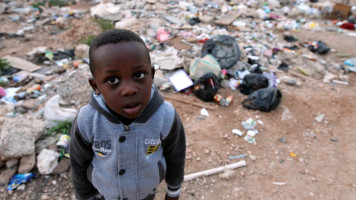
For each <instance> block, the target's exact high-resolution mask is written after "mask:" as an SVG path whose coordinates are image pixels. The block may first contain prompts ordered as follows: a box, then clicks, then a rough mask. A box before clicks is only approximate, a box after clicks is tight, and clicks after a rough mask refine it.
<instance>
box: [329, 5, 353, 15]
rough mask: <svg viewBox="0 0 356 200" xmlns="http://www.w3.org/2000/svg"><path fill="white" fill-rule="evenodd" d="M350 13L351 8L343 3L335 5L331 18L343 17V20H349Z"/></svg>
mask: <svg viewBox="0 0 356 200" xmlns="http://www.w3.org/2000/svg"><path fill="white" fill-rule="evenodd" d="M350 13H351V6H349V5H346V4H342V3H335V5H334V8H333V11H332V12H331V16H335V17H340V15H341V16H342V17H343V18H347V17H348V16H349V15H350ZM332 18H333V17H332Z"/></svg>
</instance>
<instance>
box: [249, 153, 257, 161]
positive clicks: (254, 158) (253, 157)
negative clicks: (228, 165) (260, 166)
mask: <svg viewBox="0 0 356 200" xmlns="http://www.w3.org/2000/svg"><path fill="white" fill-rule="evenodd" d="M248 157H249V158H250V159H251V160H253V161H255V160H256V159H257V157H256V156H254V155H250V154H249V155H248Z"/></svg>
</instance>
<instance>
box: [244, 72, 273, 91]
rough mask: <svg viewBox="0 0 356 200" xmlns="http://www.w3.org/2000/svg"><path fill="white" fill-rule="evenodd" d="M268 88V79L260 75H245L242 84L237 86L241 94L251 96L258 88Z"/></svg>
mask: <svg viewBox="0 0 356 200" xmlns="http://www.w3.org/2000/svg"><path fill="white" fill-rule="evenodd" d="M266 87H268V78H267V77H265V76H263V75H262V74H247V75H246V76H245V77H244V79H243V83H241V84H240V85H239V87H238V88H239V89H240V92H241V93H242V94H247V95H248V94H251V93H253V92H254V91H256V90H258V89H260V88H266Z"/></svg>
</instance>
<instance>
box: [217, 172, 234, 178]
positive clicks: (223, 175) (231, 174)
mask: <svg viewBox="0 0 356 200" xmlns="http://www.w3.org/2000/svg"><path fill="white" fill-rule="evenodd" d="M234 176H235V171H233V170H225V171H224V172H223V173H221V174H220V175H219V178H221V179H225V180H230V179H231V178H233V177H234Z"/></svg>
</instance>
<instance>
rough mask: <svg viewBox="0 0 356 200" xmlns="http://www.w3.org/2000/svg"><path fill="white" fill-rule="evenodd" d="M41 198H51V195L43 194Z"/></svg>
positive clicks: (44, 199) (45, 199)
mask: <svg viewBox="0 0 356 200" xmlns="http://www.w3.org/2000/svg"><path fill="white" fill-rule="evenodd" d="M41 199H43V200H47V199H51V197H50V196H49V195H48V194H43V195H42V196H41Z"/></svg>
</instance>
